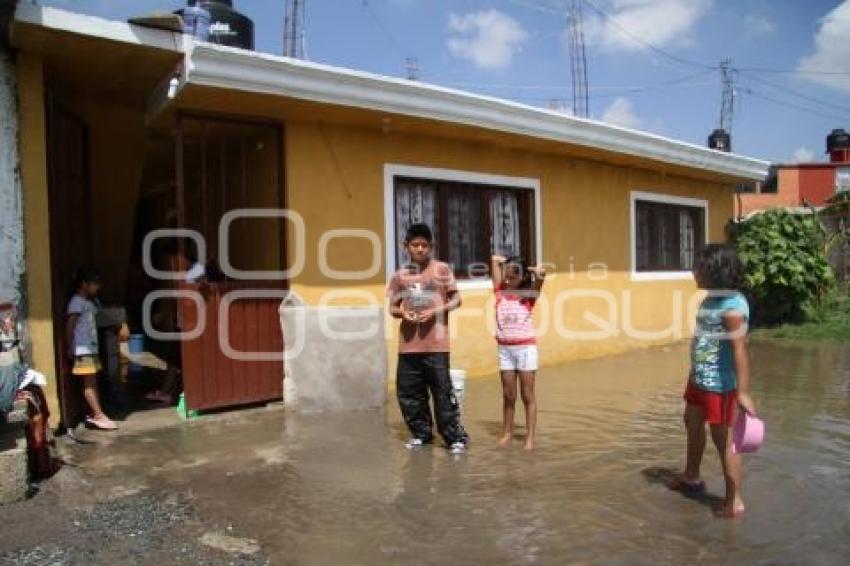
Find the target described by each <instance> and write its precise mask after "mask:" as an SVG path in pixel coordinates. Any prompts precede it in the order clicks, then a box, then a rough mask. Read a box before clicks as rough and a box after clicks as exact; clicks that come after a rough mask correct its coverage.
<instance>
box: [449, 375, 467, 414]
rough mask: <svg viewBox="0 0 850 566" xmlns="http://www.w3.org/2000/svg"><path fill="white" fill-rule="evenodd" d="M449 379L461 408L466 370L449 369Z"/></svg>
mask: <svg viewBox="0 0 850 566" xmlns="http://www.w3.org/2000/svg"><path fill="white" fill-rule="evenodd" d="M449 377H450V378H451V380H452V389H454V392H455V397H457V402H458V405H459V406H460V407H463V390H464V387H465V386H466V370H462V369H451V370H449Z"/></svg>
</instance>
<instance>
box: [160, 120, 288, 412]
mask: <svg viewBox="0 0 850 566" xmlns="http://www.w3.org/2000/svg"><path fill="white" fill-rule="evenodd" d="M178 122H179V123H178V128H177V131H178V136H177V147H176V149H177V159H176V163H177V168H176V169H177V217H178V226H179V227H181V228H189V229H192V230H196V231H197V232H199V233H200V234H201V235H202V236H203V237H204V240H205V242H206V247H207V256H208V257H207V259H208V260H209V261H211V262H212V263H213V264H217V260H218V259H220V255H219V254H220V250H219V241H218V238H219V234H218V229H219V222H220V220H221V217H222V215H224V214H225V213H226V212H228V211H231V210H234V209H243V208H275V209H276V208H281V207H282V206H283V183H282V179H283V144H282V133H281V129H280V127H279V126H277V125H273V124H271V125H270V124H263V123H256V122H245V121H239V120H230V119H217V118H207V117H181V118H180V119H179V121H178ZM228 242H229V247H230V263H231V264H232V265H233V266H234V267H235V268H236V269H241V270H252V271H258V270H281V269H282V265H283V263H284V261H283V258H284V257H285V251H284V230H283V227H282V222H281V221H280V220H279V219H274V218H266V219H251V220H250V221H249V220H239V221H235V222H234V223H233V224H232V225H231V230H230V237H229V238H228ZM178 288H180V289H183V290H194V291H199V292H201V294H202V295H203V297H204V305H203V308H204V310H205V318H206V325H205V327H204V331H203V332H202V334H201V335H200V336H199V337H197V338H194V339H191V340H183V341H182V343H181V355H182V369H183V387H184V393H185V399H186V406H187V408H189V409H195V410H204V409H206V410H208V409H215V408H221V407H231V406H235V405H245V404H253V403H262V402H266V401H272V400H279V399H282V397H283V360H282V356H283V337H282V331H281V326H280V315H279V314H278V308H279V306H280V303H281V300H282V296H281V292H282V290H284V289H285V288H286V282H285V281H257V280H244V279H240V280H232V279H229V278H227V277H224V278H222V279H221V280H219V281H215V282H207V283H204V284H202V285H200V286H198V285H193V284H187V283H180V284H179V285H178ZM250 290H258V291H259V293H255V295H266V296H253V297H252V296H251V294H250ZM239 291H246V292H248V293H247V296H243V297H242V298H240V299H239V300H236V301H233V302H231V303H230V306H229V308H228V309H227V331H228V332H227V335H228V336H229V338H228V341H229V346H230V347H231V348H232V349H233V350H235V351H237V352H239V353H244V354H247V357H252V354H258V353H267V354H272V353H276V354H277V356H275V359H263V360H256V359H238V357H234V356H232V355H228V352H227V348H226V347H225V344H224V343H223V338H222V336H221V333H220V331H219V330H220V328H219V326H220V325H219V323H220V314H221V311H220V308H221V304H222V302H223V301H225V300H226V298H227V297H228V296H231V297H232V295H228V294H229V293H232V292H239ZM270 292H271V294H273V295H275V296H268V295H269V294H270ZM179 302H180V306H179V308H180V312H181V317H180V318H181V326H182V331H183V332H184V333H185V332H190V331H191V330H192V329H194V328H196V324H197V320H198V311H197V307H196V306H195V303H194V302H193V301H192V300H187V299H181V300H180V301H179ZM266 357H271V356H266Z"/></svg>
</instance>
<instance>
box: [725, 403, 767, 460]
mask: <svg viewBox="0 0 850 566" xmlns="http://www.w3.org/2000/svg"><path fill="white" fill-rule="evenodd" d="M762 442H764V421H762V420H761V419H759V418H758V417H754V416H752V415H751V414H749V413H747V412H746V411H744V410H741V411H739V413H738V418H737V420H736V421H735V427H734V428H733V429H732V453H733V454H748V453H751V452H755V451H757V450H758V449H759V447H760V446H761V444H762Z"/></svg>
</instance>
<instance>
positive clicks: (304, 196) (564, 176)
mask: <svg viewBox="0 0 850 566" xmlns="http://www.w3.org/2000/svg"><path fill="white" fill-rule="evenodd" d="M11 37H12V43H13V46H14V47H15V49H16V50H17V68H18V71H17V72H18V89H19V100H20V109H19V111H20V117H19V118H20V142H21V143H20V151H21V171H22V182H23V191H24V206H25V229H26V239H27V244H26V269H27V274H28V296H29V302H30V305H31V308H30V320H29V324H30V334H31V339H32V351H33V357H34V362H35V364H36V365H37V366H38V367H39V368H42V369H44V370H45V371H46V373H48V374H51V375H52V376H53V377H54V378H56V376H57V373H61V359H60V358H61V356H59V354H58V352H57V348H59V344H60V342H59V337H58V334H57V333H58V332H59V330H60V328H61V326H59V324H60V323H61V313H62V308H63V306H64V301H65V296H64V295H63V293H64V292H65V291H64V289H65V287H64V285H65V283H66V280H67V278H68V276H69V274H70V273H71V271H72V270H73V266H74V265H76V264H78V263H79V262H81V261H83V260H87V261H93V262H94V263H96V264H97V265H98V266H100V268H101V270H102V272H103V283H104V302H108V303H113V304H118V305H123V306H126V307H127V308H128V309H131V308H132V307H133V305H135V304H136V303H138V302H139V301H140V300H141V299H140V296H139V295H138V288H135V287H134V280H135V278H137V275H138V271H139V269H141V266H142V265H143V263H144V262H143V261H142V259H140V258H143V256H144V255H145V253H144V252H145V249H146V248H145V240H146V238H145V236H146V235H148V234H150V232H151V231H152V230H157V229H171V230H174V229H178V230H179V229H184V230H191V231H192V232H191V233H188V232H187V234H190V235H191V236H193V237H196V238H198V237H200V238H198V239H199V240H202V241H198V242H197V243H196V246H197V247H199V248H200V249H199V250H198V251H199V252H203V253H201V254H200V255H202V256H203V258H202V259H209V258H215V259H216V260H217V262H218V264H219V265H220V266H221V267H222V269H223V271H224V272H225V274H226V275H227V277H226V278H225V280H224V282H221V283H219V284H217V285H218V288H217V289H216V290H214V292H213V293H212V295H210V294H198V293H197V289H193V288H191V285H186V284H184V283H180V284H178V285H177V287H178V288H179V289H182V290H183V291H185V294H184V298H185V300H184V301H183V303H184V304H183V306H182V307H181V308H183V311H182V312H183V313H184V317H185V320H184V321H183V323H184V325H187V326H188V325H191V324H190V322H188V321H189V319H191V322H192V323H196V322H197V320H198V319H199V318H202V317H203V316H206V320H205V322H206V324H207V326H209V325H210V318H209V317H210V316H219V315H221V314H222V313H223V312H224V311H222V310H221V309H220V307H221V304H224V303H226V304H227V305H230V306H232V305H235V304H236V302H235V301H241V302H242V303H244V304H245V305H248V306H247V307H246V309H247V310H248V312H246V313H242V314H240V315H239V316H243V318H242V319H239V320H241V322H239V323H237V324H235V323H234V322H233V319H231V320H230V327H229V331H230V336H229V338H228V340H229V341H228V342H227V348H224V349H225V350H227V349H229V348H230V346H231V344H236V343H237V342H238V341H239V340H241V342H239V343H240V344H241V345H242V347H236V346H234V347H233V350H236V351H238V352H240V355H237V356H236V359H235V360H234V359H233V356H231V357H230V358H231V359H230V360H229V361H225V362H220V361H219V360H220V357H221V356H220V351H221V350H222V343H221V332H218V335H216V333H215V332H212V333H211V335H212V340H213V342H210V343H205V345H199V344H201V343H202V342H204V340H206V338H205V337H200V338H199V337H195V338H192V339H191V340H188V341H187V342H193V343H194V344H195V345H196V346H197V347H196V348H194V349H192V348H189V350H187V345H186V343H184V345H183V363H184V365H186V364H188V366H187V367H191V368H192V370H191V372H189V371H187V370H186V368H184V379H185V380H186V381H187V383H186V391H187V400H188V401H189V404H190V406H193V407H194V408H210V407H214V406H221V405H223V404H224V405H236V404H241V403H247V402H254V401H258V400H263V399H268V398H274V397H279V396H280V395H281V391H280V382H281V381H282V380H281V375H282V374H281V372H280V363H281V361H280V360H279V359H277V358H275V357H274V356H265V357H264V356H262V355H261V356H258V357H259V358H262V359H260V360H259V361H258V360H257V359H254V360H251V359H248V358H250V357H251V356H250V355H247V354H245V352H243V350H244V351H248V350H250V349H251V348H252V347H258V345H259V344H261V343H265V344H272V345H273V344H274V343H275V337H274V333H275V332H280V330H279V328H280V325H279V323H278V319H277V316H278V315H277V306H278V305H279V303H280V302H281V300H282V299H283V298H284V297H297V298H298V301H299V304H300V305H301V306H300V307H298V308H299V309H301V312H307V313H308V314H309V313H310V312H311V311H316V312H319V311H322V312H324V311H326V310H332V309H335V308H337V309H343V310H345V309H348V310H352V308H356V309H362V311H361V312H362V313H363V315H364V316H363V318H364V319H365V320H368V321H370V324H372V323H375V325H376V327H377V328H379V329H381V330H380V331H379V332H378V333H376V334H375V336H370V337H368V338H365V339H362V340H361V338H362V337H358V338H357V339H356V340H354V341H353V343H354V344H355V346H356V347H355V348H354V350H353V351H352V349H351V345H347V346H346V345H341V343H342V342H345V340H334V339H332V338H328V339H325V340H324V341H321V340H318V339H314V338H315V337H314V334H315V332H314V330H315V329H313V330H311V331H310V333H311V334H310V339H311V340H312V341H309V340H308V342H307V344H306V349H307V350H311V351H312V352H313V353H314V354H315V352H316V351H320V352H321V358H323V359H325V360H331V361H330V362H328V363H329V364H330V365H327V366H323V368H324V369H322V371H336V370H337V369H338V368H339V367H340V366H341V365H344V364H341V363H333V360H334V359H339V358H344V359H346V360H350V359H352V358H353V359H355V361H353V362H351V363H352V364H353V365H354V367H355V369H356V370H357V371H362V372H363V374H364V375H369V376H370V379H372V377H374V378H375V379H376V380H378V381H379V382H380V383H381V387H383V388H385V384H386V375H388V374H391V372H392V368H393V365H394V356H393V355H388V354H387V352H390V353H392V352H393V349H394V337H393V332H392V328H393V326H392V323H391V321H386V320H385V319H384V315H383V304H384V301H385V298H384V297H385V287H386V283H387V281H388V279H389V277H390V276H391V274H392V273H393V271H394V269H395V268H396V267H397V266H399V264H400V262H402V261H403V260H404V258H403V255H402V251H401V248H400V239H401V236H402V235H403V231H404V228H405V227H406V226H407V225H408V224H409V223H410V222H412V221H425V222H428V223H430V224H432V226H433V228H434V229H435V233H436V235H437V243H436V251H437V255H438V256H440V257H441V258H442V259H444V260H446V261H448V262H450V263H451V264H452V265H453V267H454V269H455V272H456V274H457V277H458V280H459V286H460V292H461V296H462V299H463V307H462V308H461V310H460V311H459V312H458V313H456V315H454V316H453V318H452V325H453V351H452V362H453V366H456V367H458V368H462V369H465V370H467V371H468V372H470V373H471V374H485V373H492V372H494V371H495V369H496V357H495V347H494V341H493V338H492V329H491V328H490V326H491V325H492V322H491V316H490V313H491V310H492V307H491V304H490V300H491V294H492V293H491V292H490V282H489V279H488V277H487V273H486V269H485V268H484V265H486V262H487V261H488V259H489V255H490V254H491V253H493V252H494V251H498V252H501V253H506V254H508V255H521V256H523V257H525V258H527V259H528V260H530V261H533V262H539V263H545V264H547V265H548V266H549V270H550V272H551V276H550V277H549V278H548V279H547V282H546V284H545V287H544V293H543V297H542V298H541V301H540V306H539V308H538V309H537V313H536V317H537V318H538V320H537V323H538V326H539V328H540V329H541V338H540V351H541V362H542V363H543V364H556V363H559V362H564V361H567V360H571V359H576V358H580V357H588V356H597V355H602V354H608V353H614V352H620V351H625V350H627V349H631V348H637V347H643V346H646V345H653V344H660V343H666V342H671V341H674V340H678V339H681V338H683V337H686V336H688V334H689V324H690V321H689V320H688V316H687V313H688V309H689V305H690V304H691V302H692V299H693V297H694V295H695V291H696V288H695V285H694V282H693V279H692V277H691V275H690V271H689V269H690V262H691V260H692V257H693V251H694V250H695V249H696V248H698V247H699V246H700V245H701V244H703V243H705V242H717V241H723V240H724V238H725V227H726V225H727V223H728V222H729V220H730V219H731V218H732V217H733V214H734V187H735V186H736V185H737V184H738V183H742V182H746V181H752V180H759V179H762V178H764V176H765V175H766V172H767V167H768V164H767V163H766V162H763V161H759V160H755V159H751V158H748V157H743V156H739V155H734V154H730V153H722V152H718V151H714V150H710V149H707V148H704V147H700V146H696V145H691V144H687V143H682V142H679V141H675V140H671V139H667V138H664V137H660V136H657V135H652V134H648V133H645V132H639V131H634V130H630V129H626V128H620V127H616V126H612V125H608V124H604V123H600V122H597V121H594V120H586V119H579V118H575V117H572V116H569V115H565V114H562V113H558V112H554V111H549V110H545V109H540V108H534V107H529V106H525V105H522V104H517V103H514V102H509V101H505V100H500V99H496V98H491V97H485V96H481V95H477V94H471V93H468V92H461V91H457V90H452V89H447V88H443V87H439V86H434V85H429V84H424V83H420V82H413V81H407V80H400V79H396V78H390V77H384V76H378V75H373V74H368V73H363V72H358V71H353V70H348V69H341V68H336V67H331V66H327V65H321V64H316V63H311V62H305V61H299V60H293V59H287V58H283V57H279V56H274V55H268V54H263V53H257V52H251V51H246V50H240V49H234V48H227V47H221V46H217V45H212V44H209V43H203V42H197V41H194V40H193V39H192V38H190V37H188V36H184V35H182V34H179V33H173V32H169V31H164V30H158V29H149V28H142V27H138V26H134V25H130V24H127V23H123V22H114V21H106V20H103V19H98V18H93V17H89V16H84V15H80V14H75V13H71V12H66V11H62V10H57V9H51V8H43V7H38V6H35V5H31V4H29V3H25V4H21V5H19V6H18V8H17V13H16V15H15V18H14V21H13V24H12V34H11ZM245 209H250V210H248V211H246V210H245ZM281 211H283V212H281ZM151 241H152V240H151V239H148V240H147V243H148V244H149V245H152V244H151ZM149 249H150V247H149V248H148V250H149ZM258 281H261V282H262V284H257V282H258ZM231 291H238V292H239V293H238V294H237V295H228V293H230V292H231ZM193 293H194V294H193ZM199 297H200V298H199ZM193 301H194V302H193ZM211 304H212V305H213V307H214V308H211V307H210V305H211ZM187 305H189V306H187ZM192 305H194V306H192ZM243 306H244V305H243ZM251 309H253V310H251ZM190 311H191V312H190ZM202 311H206V314H205V315H203V316H202V315H201V312H202ZM234 316H235V315H234ZM269 317H271V319H272V320H271V321H270V320H268V319H269ZM219 322H220V320H219ZM225 326H226V325H225ZM384 328H387V329H388V330H387V331H386V336H385V333H384V330H383V329H384ZM275 329H277V330H275ZM184 330H185V329H184ZM305 332H307V331H305ZM296 333H297V332H296ZM285 334H286V332H285ZM236 335H239V336H238V337H237V336H236ZM358 336H360V335H359V334H358ZM299 338H303V337H301V336H289V335H287V336H286V340H287V349H288V348H289V345H290V343H291V341H292V340H295V341H296V342H297V341H298V339H299ZM216 339H217V340H218V342H215V340H216ZM278 339H279V338H278ZM211 344H212V345H211ZM216 344H217V345H218V350H217V351H216V348H215V345H216ZM302 346H303V345H302ZM278 349H280V348H278ZM358 352H360V353H362V354H363V355H362V356H358V355H357V354H358ZM367 354H368V355H367ZM374 355H381V356H383V359H380V360H375V359H374V358H373V356H374ZM225 357H227V356H225ZM286 363H287V364H291V367H301V368H302V369H303V368H304V366H303V365H302V366H298V362H297V361H291V362H290V361H289V360H288V361H287V362H286ZM228 364H229V365H228ZM259 366H262V368H263V369H261V370H256V367H259ZM288 367H289V366H288ZM246 368H248V369H246ZM329 368H330V369H329ZM305 371H306V370H305ZM243 372H246V373H251V372H256V373H257V375H256V376H254V377H252V378H251V379H253V380H254V381H252V382H251V383H252V385H250V387H248V386H246V387H247V389H245V388H243V389H240V387H241V386H235V385H233V383H229V382H228V379H229V378H228V377H227V376H232V375H234V374H241V373H243ZM188 373H192V374H193V375H192V376H191V377H190V376H189V375H188ZM373 374H374V376H373ZM252 375H253V374H252ZM381 380H383V381H381ZM53 382H54V383H55V382H56V380H55V379H54V380H53ZM190 389H191V391H190ZM249 389H250V391H249ZM66 394H68V393H66ZM50 397H51V399H52V401H53V402H54V403H56V402H58V401H57V400H58V393H57V391H55V390H53V391H51V392H50ZM64 410H65V411H66V412H67V411H68V410H69V409H68V408H67V407H64ZM66 417H67V415H66Z"/></svg>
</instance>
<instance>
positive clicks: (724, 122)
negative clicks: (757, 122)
mask: <svg viewBox="0 0 850 566" xmlns="http://www.w3.org/2000/svg"><path fill="white" fill-rule="evenodd" d="M720 82H721V84H722V85H723V95H722V99H721V103H720V129H721V130H725V131H727V132H729V134H730V135H731V134H732V114H733V113H734V111H735V69H733V68H732V59H724V60H723V61H721V62H720Z"/></svg>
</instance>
